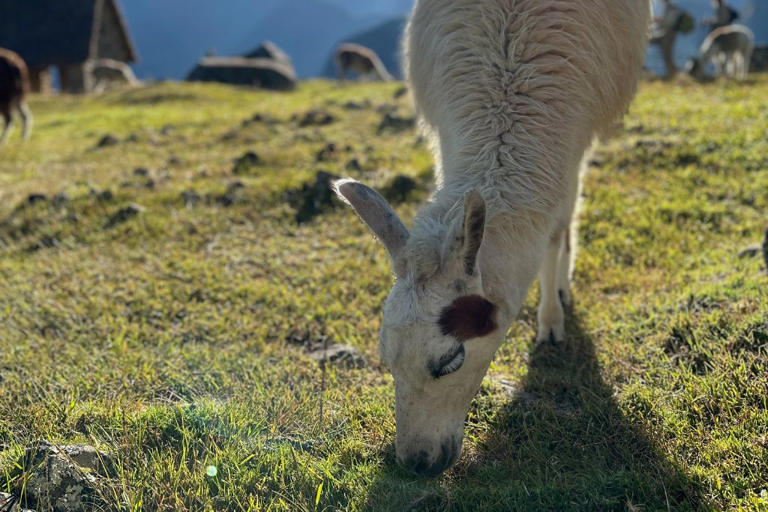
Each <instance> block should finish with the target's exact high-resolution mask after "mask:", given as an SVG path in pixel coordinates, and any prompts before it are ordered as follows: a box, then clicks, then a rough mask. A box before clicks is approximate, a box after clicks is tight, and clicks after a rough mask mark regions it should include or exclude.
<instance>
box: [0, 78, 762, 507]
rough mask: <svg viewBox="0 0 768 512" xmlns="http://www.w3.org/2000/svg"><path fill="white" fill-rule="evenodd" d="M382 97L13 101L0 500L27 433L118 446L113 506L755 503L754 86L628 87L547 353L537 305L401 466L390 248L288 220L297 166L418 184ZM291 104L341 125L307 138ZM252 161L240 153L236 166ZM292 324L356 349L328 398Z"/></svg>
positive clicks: (0, 361) (388, 101) (11, 483)
mask: <svg viewBox="0 0 768 512" xmlns="http://www.w3.org/2000/svg"><path fill="white" fill-rule="evenodd" d="M399 87H400V85H398V84H385V85H381V84H363V85H348V86H339V85H336V84H332V83H326V82H310V83H306V84H302V86H301V87H300V88H299V90H298V91H297V92H295V93H289V94H274V93H267V92H254V91H249V90H245V89H236V88H230V87H226V86H218V85H195V84H192V85H190V84H173V83H166V84H157V85H151V86H148V87H146V88H142V89H138V90H133V91H130V92H123V93H110V94H107V95H104V96H98V97H90V98H80V97H66V96H65V97H52V98H33V101H32V108H33V111H34V113H35V116H36V128H35V132H34V134H33V138H32V140H31V141H30V142H29V143H27V144H25V145H21V144H19V143H18V142H17V139H16V137H13V138H12V140H11V142H10V144H7V145H6V146H4V147H2V148H0V326H2V327H1V328H0V491H13V492H18V485H19V481H20V480H19V478H18V477H19V474H20V473H19V471H20V470H19V468H17V467H15V463H16V462H17V461H18V460H19V457H20V454H21V452H22V450H23V447H24V446H26V445H28V444H29V443H32V442H34V441H35V440H39V439H48V440H51V441H54V442H61V443H67V442H87V443H90V444H93V445H95V446H98V447H99V448H102V449H104V450H106V451H108V452H110V453H111V454H113V455H114V456H115V458H116V460H117V462H118V468H119V470H118V475H117V477H116V478H115V479H114V480H113V481H109V482H104V485H103V488H102V489H100V492H101V494H102V499H103V500H104V502H105V507H106V508H107V509H118V510H190V509H192V510H291V511H294V510H338V509H343V510H360V509H372V510H407V509H408V508H409V507H412V509H414V510H424V509H431V510H445V509H448V510H565V509H575V510H596V509H611V510H614V509H616V510H624V509H629V510H640V509H641V510H659V509H667V508H670V509H675V510H695V509H718V510H721V509H737V508H739V507H742V508H745V509H758V508H760V507H764V508H765V507H768V498H765V497H761V492H763V490H764V489H768V405H767V403H766V400H768V398H767V397H768V286H767V285H768V277H766V275H765V274H761V269H762V263H761V262H760V260H759V259H749V258H747V259H739V258H738V257H737V253H738V251H739V250H740V249H741V248H742V247H744V246H746V245H749V244H752V243H755V242H758V241H760V239H761V237H762V233H763V230H764V228H765V226H766V224H768V216H767V215H766V209H767V208H768V192H766V191H768V102H766V101H765V98H768V79H766V78H765V77H762V76H759V77H757V78H754V79H751V80H750V82H748V83H747V84H746V85H743V86H741V85H736V84H726V83H713V84H709V85H705V86H700V85H696V84H692V83H687V82H683V83H678V84H668V83H661V82H653V83H646V84H644V85H643V86H642V88H641V91H640V94H639V96H638V99H637V101H636V102H635V103H634V105H633V107H632V110H631V112H630V113H629V115H628V117H627V118H626V120H625V122H624V128H623V129H621V130H619V131H618V133H617V134H616V137H615V138H613V139H611V140H610V141H607V142H605V143H603V144H602V145H600V146H599V147H598V148H597V150H596V152H595V157H594V162H593V163H594V165H593V166H592V169H591V173H590V175H589V177H588V179H587V184H586V190H585V196H586V197H585V207H584V210H583V213H582V222H581V225H582V228H581V232H580V238H581V248H580V252H579V256H578V262H577V268H576V275H575V285H574V290H575V297H576V305H575V308H574V311H573V312H572V315H571V318H570V319H569V332H570V341H569V343H568V344H567V345H566V346H564V347H559V348H539V349H535V348H533V347H532V340H533V336H534V333H535V299H536V297H535V296H536V293H535V292H533V293H532V294H531V297H530V298H529V300H528V302H527V303H526V307H525V308H524V310H523V311H522V313H521V316H520V319H519V320H518V321H516V322H515V324H514V325H513V326H512V328H511V330H510V336H509V337H508V341H507V342H506V343H505V344H504V345H503V346H502V348H501V349H500V351H499V353H498V354H497V357H496V359H495V361H494V363H493V365H492V368H491V371H490V372H489V377H488V378H487V379H486V382H485V384H484V385H483V388H482V389H481V391H480V393H479V395H478V397H477V398H476V400H475V401H474V404H473V408H472V410H471V412H470V416H469V418H468V420H467V424H468V426H467V440H466V442H465V450H464V455H463V457H462V459H461V460H460V461H459V463H458V464H457V466H456V467H455V468H454V469H452V470H451V471H449V472H448V473H447V474H445V475H444V476H441V477H439V478H437V479H433V480H424V479H418V478H414V477H412V476H410V475H407V474H405V473H404V472H402V471H401V470H400V469H399V468H398V467H397V466H396V464H395V462H394V450H393V444H392V443H393V440H394V414H393V410H392V406H393V389H392V380H391V378H390V377H389V375H388V374H387V373H386V372H385V370H384V369H383V368H382V367H381V366H380V364H379V362H378V356H377V354H376V345H377V343H376V332H377V330H378V325H379V315H380V311H381V303H382V301H383V299H384V297H385V296H386V293H387V291H388V287H389V285H390V282H391V276H390V270H389V266H388V261H387V259H386V257H385V253H384V251H383V250H382V249H381V248H380V247H379V246H378V245H377V243H376V242H375V241H374V240H373V239H372V237H371V236H370V235H369V234H368V233H367V232H366V230H365V229H364V227H363V226H362V225H360V223H359V221H358V219H357V218H356V217H355V215H353V214H352V213H351V212H349V211H346V210H343V209H335V210H334V209H332V208H331V209H327V210H323V213H322V214H321V215H320V216H318V217H317V218H315V219H314V220H312V221H310V222H309V223H305V224H301V225H299V224H297V223H296V222H295V211H294V209H293V207H292V206H291V204H290V203H289V198H290V197H291V195H290V191H291V190H293V189H296V188H300V187H301V185H302V184H303V183H305V182H313V181H314V178H315V174H316V172H317V171H318V170H324V171H328V172H331V173H334V174H338V175H351V176H353V177H356V178H359V179H363V180H365V181H366V182H369V183H372V184H373V185H375V186H378V187H382V186H384V185H385V184H386V183H388V182H389V180H391V178H392V177H393V176H394V175H395V174H405V175H408V176H411V177H413V178H415V179H416V180H417V182H418V183H420V184H421V185H422V186H423V187H428V186H429V183H430V166H431V157H430V155H429V152H428V150H427V148H426V146H425V144H424V143H423V141H421V140H420V139H419V138H418V135H417V133H416V132H415V131H414V130H406V131H403V132H397V133H393V132H390V131H384V132H382V133H377V128H378V126H379V123H380V122H381V120H382V118H383V116H384V115H385V114H384V113H385V112H386V111H390V110H393V109H395V110H396V111H398V112H399V113H400V114H402V115H411V114H410V107H409V105H408V100H407V99H406V98H400V99H395V97H394V93H395V91H396V90H397V89H398V88H399ZM366 99H367V100H370V105H369V106H365V105H364V108H362V109H350V108H345V103H347V102H349V101H354V102H358V103H363V102H364V100H366ZM313 109H317V110H322V111H323V112H327V113H329V114H330V115H332V116H333V117H334V118H335V121H334V122H332V123H330V124H327V125H323V126H304V127H302V126H300V124H301V123H300V120H301V118H302V117H303V116H304V115H305V114H306V112H308V111H310V110H313ZM254 114H260V115H261V118H262V120H261V121H255V122H250V123H246V124H244V123H243V121H245V120H248V119H251V118H252V117H253V115H254ZM107 133H109V134H112V135H114V136H116V137H117V138H118V139H120V142H119V143H118V144H117V145H114V146H109V147H103V148H97V147H96V145H97V142H98V141H99V139H100V138H101V137H102V136H103V135H104V134H107ZM14 135H15V136H18V133H16V134H14ZM328 142H333V143H334V144H335V145H336V148H337V151H336V153H335V155H333V156H332V157H331V158H330V159H327V160H325V161H317V158H316V155H317V153H318V152H319V151H320V150H321V149H322V148H323V147H324V146H325V145H326V144H327V143H328ZM246 151H254V152H255V153H257V154H258V155H259V162H258V164H257V165H255V166H254V167H253V168H251V169H249V170H248V172H245V173H244V174H238V175H237V176H235V175H233V174H232V168H233V165H234V160H235V159H236V158H237V157H239V156H241V155H242V154H243V153H245V152H246ZM352 159H357V160H358V163H359V164H360V169H359V170H356V169H355V168H354V167H349V168H348V167H347V166H348V163H349V161H350V160H352ZM138 167H143V168H147V169H148V170H149V175H147V176H144V175H142V174H141V173H138V174H137V173H134V169H135V168H138ZM150 180H151V183H149V181H150ZM236 181H238V182H240V183H241V184H242V185H243V187H242V188H240V189H238V191H237V194H236V195H235V196H233V201H232V203H233V204H231V205H229V206H226V205H225V203H224V202H223V201H222V199H221V198H222V196H223V195H225V194H226V193H227V189H228V187H229V186H231V184H232V183H233V182H236ZM105 190H109V191H111V197H109V196H108V195H105V194H104V191H105ZM191 190H193V191H194V192H195V194H196V195H197V196H198V197H199V201H198V202H196V203H195V202H194V201H193V202H191V203H190V202H188V201H186V200H185V199H183V198H182V193H183V192H185V191H191ZM62 192H63V193H65V194H66V196H67V198H66V199H61V200H60V201H58V202H56V201H54V200H53V198H54V196H55V195H56V194H59V193H62ZM30 194H44V195H46V197H47V199H46V200H43V201H39V202H36V203H34V204H30V203H29V201H28V196H29V195H30ZM423 198H424V191H423V190H420V191H417V192H416V193H415V194H414V195H413V196H411V198H410V199H409V200H408V201H406V202H405V203H403V204H401V205H398V207H397V209H398V211H399V212H400V213H401V214H402V215H403V217H404V218H406V219H409V218H410V217H411V216H412V215H413V213H414V212H415V208H416V207H417V205H418V203H419V202H420V201H421V200H423ZM129 203H136V204H138V205H139V206H140V207H141V209H142V211H141V212H140V213H138V214H137V215H136V216H134V217H132V218H128V219H127V220H125V221H124V222H117V223H114V225H110V218H112V217H113V216H114V215H115V213H116V212H117V211H118V210H119V209H120V208H122V207H124V206H126V205H128V204H129ZM290 336H294V337H298V338H299V339H302V338H317V337H320V336H330V337H331V339H332V340H334V341H338V342H343V343H349V344H351V345H353V346H355V347H357V348H358V349H359V350H360V351H361V352H362V353H363V354H364V355H365V356H366V358H367V359H368V363H369V364H368V366H367V367H366V368H365V369H362V370H354V369H345V368H335V367H331V369H330V371H329V372H328V374H327V375H326V380H325V387H324V389H321V370H320V368H319V367H318V366H317V364H316V363H314V362H312V361H311V360H310V359H309V358H308V357H307V356H306V354H305V352H304V350H303V348H302V347H300V346H296V345H295V344H291V343H288V342H287V341H286V339H287V338H288V337H290ZM321 400H322V402H323V407H324V409H323V410H324V413H323V417H322V418H320V415H319V407H320V401H321ZM209 466H215V467H216V475H215V476H209V475H208V474H207V471H208V467H209ZM321 486H322V487H321ZM763 496H765V493H763ZM316 503H317V505H316Z"/></svg>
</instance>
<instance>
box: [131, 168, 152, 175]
mask: <svg viewBox="0 0 768 512" xmlns="http://www.w3.org/2000/svg"><path fill="white" fill-rule="evenodd" d="M133 175H134V176H149V169H147V168H146V167H137V168H135V169H134V170H133Z"/></svg>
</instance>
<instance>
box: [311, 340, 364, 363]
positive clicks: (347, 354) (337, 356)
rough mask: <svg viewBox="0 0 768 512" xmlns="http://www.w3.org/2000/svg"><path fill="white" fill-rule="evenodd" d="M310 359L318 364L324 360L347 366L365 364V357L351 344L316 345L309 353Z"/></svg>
mask: <svg viewBox="0 0 768 512" xmlns="http://www.w3.org/2000/svg"><path fill="white" fill-rule="evenodd" d="M309 357H310V358H312V360H314V361H317V362H318V363H320V364H325V362H326V361H329V362H331V363H332V364H338V365H342V366H345V367H347V368H364V367H365V365H366V361H365V357H363V356H362V355H361V354H360V352H358V351H357V349H356V348H355V347H353V346H352V345H341V344H337V343H334V344H333V345H328V348H323V347H322V346H321V347H318V348H316V349H315V350H312V351H311V352H310V353H309Z"/></svg>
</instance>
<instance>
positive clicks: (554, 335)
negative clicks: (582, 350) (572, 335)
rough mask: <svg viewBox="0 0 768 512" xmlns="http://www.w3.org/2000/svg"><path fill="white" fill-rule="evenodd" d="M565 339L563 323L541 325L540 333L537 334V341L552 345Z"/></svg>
mask: <svg viewBox="0 0 768 512" xmlns="http://www.w3.org/2000/svg"><path fill="white" fill-rule="evenodd" d="M564 341H565V327H564V326H563V325H558V326H540V327H539V333H538V334H537V335H536V343H538V344H544V343H550V344H552V345H558V344H560V343H563V342H564Z"/></svg>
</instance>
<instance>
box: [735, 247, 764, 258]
mask: <svg viewBox="0 0 768 512" xmlns="http://www.w3.org/2000/svg"><path fill="white" fill-rule="evenodd" d="M762 251H763V246H762V245H760V244H752V245H750V246H747V247H745V248H743V249H742V250H740V251H739V258H754V257H755V256H757V255H758V254H760V253H761V252H762Z"/></svg>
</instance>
